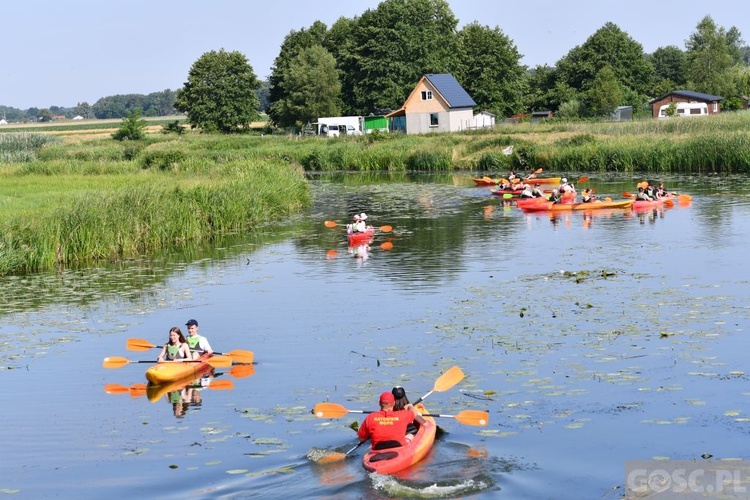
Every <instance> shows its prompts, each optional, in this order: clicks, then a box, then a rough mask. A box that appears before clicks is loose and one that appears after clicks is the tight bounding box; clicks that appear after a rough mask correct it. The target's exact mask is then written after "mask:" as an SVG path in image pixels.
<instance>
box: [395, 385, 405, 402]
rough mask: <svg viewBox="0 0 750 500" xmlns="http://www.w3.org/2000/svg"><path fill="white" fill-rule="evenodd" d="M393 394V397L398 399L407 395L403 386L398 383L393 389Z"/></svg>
mask: <svg viewBox="0 0 750 500" xmlns="http://www.w3.org/2000/svg"><path fill="white" fill-rule="evenodd" d="M391 394H393V397H394V398H396V399H401V398H403V397H405V396H406V391H405V390H404V388H403V387H401V386H400V385H397V386H396V387H394V388H393V389H391Z"/></svg>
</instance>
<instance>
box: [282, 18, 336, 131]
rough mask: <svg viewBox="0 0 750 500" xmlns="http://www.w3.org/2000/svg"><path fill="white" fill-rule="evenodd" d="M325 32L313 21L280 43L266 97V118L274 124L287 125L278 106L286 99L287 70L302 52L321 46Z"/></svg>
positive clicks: (318, 23)
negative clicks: (267, 106) (285, 80)
mask: <svg viewBox="0 0 750 500" xmlns="http://www.w3.org/2000/svg"><path fill="white" fill-rule="evenodd" d="M327 30H328V28H327V27H326V25H325V24H324V23H321V22H320V21H315V22H314V23H313V25H312V26H311V27H310V28H309V29H302V30H300V31H295V30H292V31H291V32H289V34H288V35H287V36H285V37H284V41H283V42H282V43H281V50H280V51H279V55H278V56H276V59H274V63H273V68H272V69H271V76H270V77H269V79H268V83H269V85H270V89H269V95H268V97H269V100H270V101H271V105H270V106H269V108H268V116H269V117H270V118H271V120H272V121H273V122H274V123H276V124H281V123H285V124H287V125H288V122H287V121H286V118H285V115H283V113H284V110H283V109H281V108H280V106H281V103H283V102H285V100H286V98H287V90H286V87H285V85H284V79H285V78H286V76H287V75H288V74H289V71H288V70H289V68H290V67H291V66H292V64H293V62H292V61H293V60H294V58H295V57H297V56H298V55H299V53H300V52H302V51H303V50H305V49H308V48H310V47H312V46H314V45H323V43H324V41H325V38H326V33H327ZM276 103H279V104H276Z"/></svg>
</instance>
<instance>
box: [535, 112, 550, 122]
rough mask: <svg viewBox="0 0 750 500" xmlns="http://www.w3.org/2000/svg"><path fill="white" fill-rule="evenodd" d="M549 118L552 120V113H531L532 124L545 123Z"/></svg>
mask: <svg viewBox="0 0 750 500" xmlns="http://www.w3.org/2000/svg"><path fill="white" fill-rule="evenodd" d="M548 118H552V111H532V112H531V122H532V123H534V122H541V121H545V120H547V119H548Z"/></svg>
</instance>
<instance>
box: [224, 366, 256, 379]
mask: <svg viewBox="0 0 750 500" xmlns="http://www.w3.org/2000/svg"><path fill="white" fill-rule="evenodd" d="M229 374H230V375H231V376H233V377H234V378H246V377H252V376H253V375H255V367H254V366H253V365H234V366H233V367H232V369H231V370H229Z"/></svg>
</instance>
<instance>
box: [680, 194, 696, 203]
mask: <svg viewBox="0 0 750 500" xmlns="http://www.w3.org/2000/svg"><path fill="white" fill-rule="evenodd" d="M692 200H693V197H692V196H690V195H689V194H681V195H679V196H678V197H677V201H678V202H679V203H680V205H687V204H689V203H690V202H691V201H692Z"/></svg>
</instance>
